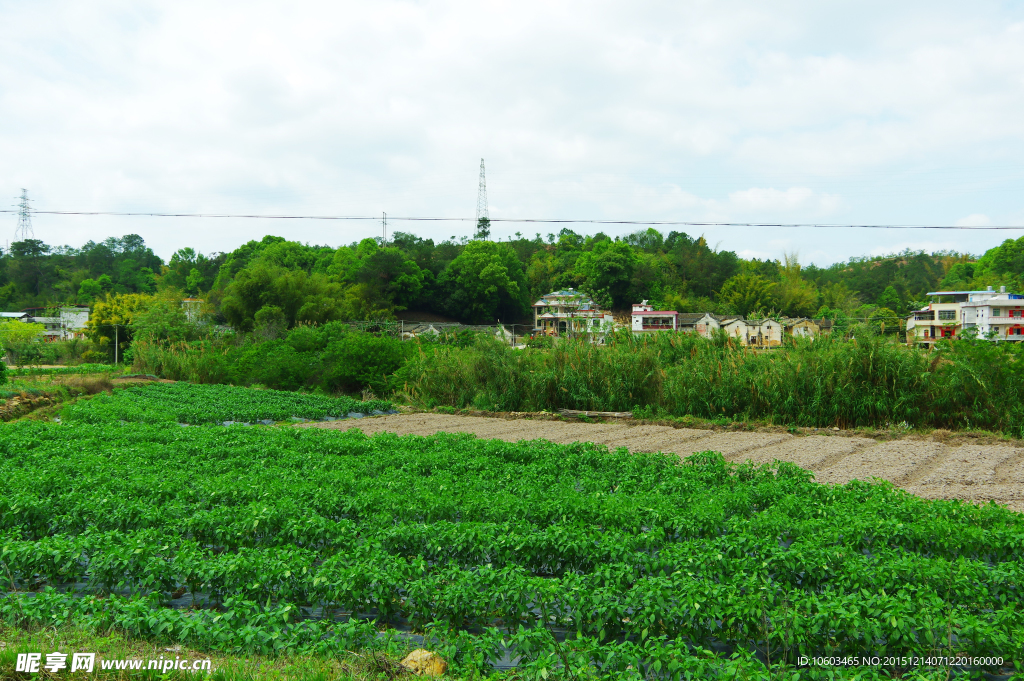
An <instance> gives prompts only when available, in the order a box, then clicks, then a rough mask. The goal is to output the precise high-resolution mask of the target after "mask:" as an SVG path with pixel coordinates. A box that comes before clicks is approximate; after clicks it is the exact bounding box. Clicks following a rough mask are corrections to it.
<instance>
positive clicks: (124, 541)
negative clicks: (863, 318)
mask: <svg viewBox="0 0 1024 681" xmlns="http://www.w3.org/2000/svg"><path fill="white" fill-rule="evenodd" d="M168 388H171V390H168ZM187 389H191V388H184V387H183V388H175V387H173V386H154V387H153V389H152V390H149V389H143V390H138V389H133V390H132V391H123V392H121V391H119V392H118V393H117V396H116V397H115V398H114V401H113V402H110V401H106V402H99V401H98V400H95V399H94V400H90V401H88V402H83V403H81V405H80V406H79V407H76V408H75V409H73V410H71V411H72V413H73V414H75V417H74V419H72V420H74V421H75V422H72V423H68V422H65V423H62V424H57V423H40V422H18V423H13V424H8V425H5V426H3V427H2V430H0V576H2V577H0V578H2V580H3V582H4V584H5V589H6V590H7V591H9V593H8V595H7V597H6V598H4V599H2V600H0V619H2V620H3V621H4V622H6V623H8V624H15V625H18V626H59V625H60V624H63V623H68V622H70V623H74V624H76V625H79V626H84V627H89V628H95V629H98V630H106V629H108V628H110V627H115V628H119V629H122V630H124V631H125V632H127V633H129V634H130V635H133V636H138V637H143V638H151V639H156V640H159V641H166V642H169V643H170V642H174V643H180V644H184V645H188V646H191V647H193V648H197V649H204V648H205V649H210V650H221V651H228V652H234V653H245V652H251V653H256V652H261V653H271V654H276V653H302V654H313V655H337V654H341V653H342V651H350V650H356V651H359V650H365V649H372V648H377V647H390V648H391V649H394V648H395V647H398V648H403V647H404V648H406V649H408V648H412V647H418V646H426V647H429V648H431V649H433V650H435V651H437V652H439V653H441V654H442V655H444V656H445V657H446V658H447V659H448V660H449V661H450V662H452V663H453V664H454V669H455V670H456V672H457V673H458V674H461V675H469V674H473V673H478V672H479V673H495V667H496V666H498V667H507V666H513V665H514V666H515V667H516V671H515V672H514V673H515V674H518V675H519V677H520V678H544V679H546V678H550V677H556V678H561V677H564V678H584V677H590V676H594V675H600V676H603V677H605V676H612V675H616V674H622V675H626V676H631V677H632V678H639V677H644V678H665V679H669V678H671V679H677V678H707V677H718V678H767V676H768V674H769V671H768V669H769V667H768V666H767V665H768V664H770V665H771V672H770V673H771V675H772V678H793V679H796V678H835V677H842V678H846V677H849V678H893V677H894V676H896V675H901V674H907V673H908V672H910V671H914V669H916V672H915V673H923V672H926V671H927V673H929V674H932V675H933V676H935V677H936V678H945V674H946V672H947V671H948V670H947V669H946V668H945V667H944V666H943V664H942V663H939V664H935V658H941V657H947V658H948V657H956V658H962V661H965V664H964V665H963V666H965V667H966V668H968V670H969V672H970V675H971V676H976V677H978V678H981V674H982V673H983V672H990V673H996V674H999V673H1002V674H1006V673H1009V672H1010V671H1011V670H1012V669H1013V667H1014V666H1015V665H1017V669H1018V672H1019V671H1020V665H1021V663H1022V662H1024V656H1022V646H1024V612H1022V611H1021V607H1020V603H1021V602H1022V601H1024V593H1022V589H1024V566H1022V564H1021V555H1022V551H1024V516H1022V515H1020V514H1015V513H1012V512H1010V511H1007V510H1005V509H1002V508H999V507H996V506H994V505H993V506H986V507H975V506H971V505H967V504H963V503H957V502H931V501H924V500H921V499H917V498H915V497H912V496H910V495H908V494H906V493H904V492H901V491H899V490H897V489H894V488H892V487H891V486H888V485H872V484H867V483H861V482H854V483H851V484H849V485H846V486H842V487H831V486H826V485H819V484H817V483H814V482H812V481H811V480H809V474H808V473H806V472H804V471H802V470H800V469H798V468H796V467H794V466H791V465H787V464H782V465H779V466H778V467H775V468H767V467H766V468H755V467H750V466H740V467H736V466H733V465H730V464H727V463H725V462H724V461H723V459H722V458H721V456H720V455H718V454H714V453H703V454H698V455H695V456H693V457H691V458H689V459H687V460H685V461H680V460H679V459H678V457H674V456H666V455H660V454H636V455H631V454H628V453H627V452H625V451H624V450H620V451H614V452H609V451H608V450H607V449H606V448H604V447H602V446H598V445H589V444H574V445H555V444H551V443H547V442H541V441H536V442H521V443H515V444H510V443H505V442H500V441H489V440H479V439H475V438H473V437H471V436H466V435H437V436H433V437H428V438H422V437H416V436H407V437H397V436H394V435H387V434H382V435H378V436H375V437H372V438H368V437H366V436H364V435H362V434H361V433H358V432H356V431H351V432H338V431H324V430H315V429H313V430H311V429H297V428H288V427H276V428H218V427H213V426H200V427H194V428H181V427H179V426H178V425H177V424H176V423H155V424H148V423H126V424H122V423H119V422H118V421H119V420H120V418H119V417H120V416H122V415H124V414H125V413H126V412H125V410H127V409H128V408H129V407H128V406H126V405H133V404H134V405H136V406H138V405H139V402H138V400H140V399H142V398H143V397H145V396H147V395H156V394H162V395H173V394H176V393H175V391H177V390H187ZM160 391H164V392H160ZM253 394H254V395H256V396H257V397H255V398H253V399H255V400H257V401H258V400H260V399H264V395H267V394H269V393H264V392H263V391H253ZM118 400H121V401H120V402H118ZM153 400H154V404H155V405H157V406H159V408H160V409H167V410H169V411H168V413H176V412H174V408H172V407H167V406H161V405H166V404H168V402H161V401H160V399H158V398H157V397H153ZM171 403H173V400H172V401H171ZM174 404H176V403H174ZM112 405H113V406H112ZM93 407H95V408H96V409H97V412H98V414H100V415H101V416H102V418H97V419H96V420H99V421H104V422H100V423H88V422H86V421H89V420H90V419H88V418H85V417H84V416H83V414H84V413H85V411H86V410H88V409H89V408H93ZM197 408H198V407H197ZM239 408H246V409H247V408H250V407H249V406H247V405H245V404H242V405H240V406H239ZM118 410H120V411H118ZM158 411H159V409H158ZM160 413H163V412H160ZM226 413H227V412H221V413H220V414H219V415H218V416H217V418H218V419H219V418H221V416H223V415H224V414H226ZM231 414H232V415H236V414H235V412H231ZM178 417H179V416H178V415H175V416H174V418H178ZM141 418H143V419H144V418H147V417H145V415H142V416H141ZM111 419H114V420H113V421H111ZM382 632H390V633H382ZM414 635H419V636H424V637H425V638H424V639H418V638H412V636H414ZM802 656H804V657H814V656H821V657H829V658H837V657H839V658H845V657H847V656H855V657H856V658H858V659H860V658H863V657H865V656H870V657H878V658H879V664H878V665H877V666H871V667H866V668H843V667H835V666H832V667H825V666H814V665H809V666H802V667H801V666H800V658H801V657H802ZM906 658H931V659H930V661H925V662H921V663H920V664H915V663H914V662H912V661H910V660H908V659H906ZM499 673H501V672H499ZM510 673H511V672H510ZM904 678H909V676H904ZM929 678H931V677H929Z"/></svg>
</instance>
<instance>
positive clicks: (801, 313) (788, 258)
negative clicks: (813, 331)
mask: <svg viewBox="0 0 1024 681" xmlns="http://www.w3.org/2000/svg"><path fill="white" fill-rule="evenodd" d="M779 273H780V274H781V275H782V279H781V281H780V282H779V284H778V285H777V286H776V287H775V291H774V293H775V297H776V299H777V300H778V304H779V309H780V310H781V311H782V314H784V315H787V316H789V317H807V316H810V315H811V313H813V312H814V311H815V310H816V309H817V308H818V289H817V288H816V287H815V286H814V284H812V283H811V282H809V281H807V280H805V279H803V278H802V277H801V276H800V262H799V260H798V259H797V256H796V254H795V253H786V254H785V265H784V266H783V267H782V268H781V269H780V271H779Z"/></svg>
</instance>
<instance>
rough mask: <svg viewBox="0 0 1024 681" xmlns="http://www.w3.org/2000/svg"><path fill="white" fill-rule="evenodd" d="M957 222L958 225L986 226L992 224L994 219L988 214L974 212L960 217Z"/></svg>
mask: <svg viewBox="0 0 1024 681" xmlns="http://www.w3.org/2000/svg"><path fill="white" fill-rule="evenodd" d="M955 224H956V226H957V227H985V226H987V225H991V224H992V221H991V220H990V219H989V217H988V216H987V215H983V214H981V213H973V214H971V215H968V216H967V217H965V218H960V219H959V220H957V221H956V223H955Z"/></svg>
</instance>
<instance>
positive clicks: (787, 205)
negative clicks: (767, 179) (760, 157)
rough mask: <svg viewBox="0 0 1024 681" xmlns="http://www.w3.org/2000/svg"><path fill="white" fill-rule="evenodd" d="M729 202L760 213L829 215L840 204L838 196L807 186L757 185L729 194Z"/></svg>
mask: <svg viewBox="0 0 1024 681" xmlns="http://www.w3.org/2000/svg"><path fill="white" fill-rule="evenodd" d="M729 204H730V206H731V207H734V208H736V209H738V210H740V211H743V212H747V213H754V214H758V215H775V214H778V213H784V214H787V215H792V214H794V213H795V212H797V211H800V212H809V213H812V214H814V215H827V214H828V213H831V212H833V211H835V210H836V208H838V207H839V205H840V199H839V197H838V196H830V195H824V196H822V195H819V194H817V193H816V192H814V191H813V190H811V189H808V188H807V187H791V188H790V189H787V190H785V191H780V190H778V189H770V188H768V189H765V188H760V187H755V188H751V189H744V190H742V191H738V192H733V193H731V194H729Z"/></svg>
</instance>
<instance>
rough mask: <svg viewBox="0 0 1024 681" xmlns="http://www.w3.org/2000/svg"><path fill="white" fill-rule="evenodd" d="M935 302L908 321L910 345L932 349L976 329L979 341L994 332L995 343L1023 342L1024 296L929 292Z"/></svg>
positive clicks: (989, 291)
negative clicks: (997, 341)
mask: <svg viewBox="0 0 1024 681" xmlns="http://www.w3.org/2000/svg"><path fill="white" fill-rule="evenodd" d="M928 295H929V296H930V297H931V299H932V302H931V303H929V304H928V306H927V307H923V308H921V309H920V310H915V311H914V312H912V313H911V314H910V317H909V318H908V319H907V342H908V343H911V344H916V345H918V346H920V347H924V348H927V347H930V346H931V345H933V344H934V343H935V342H936V341H937V340H939V339H942V338H956V337H957V336H959V335H960V334H961V333H963V332H964V331H965V330H966V329H971V328H976V329H977V330H978V337H979V338H986V337H988V334H989V332H990V331H993V330H994V331H995V336H994V339H995V340H1009V341H1018V340H1024V331H1022V328H1024V326H1022V325H1024V318H1022V316H1021V311H1022V309H1024V296H1020V295H1017V294H1015V293H1007V292H1006V287H1005V286H1002V287H1000V290H999V291H995V290H993V289H992V287H991V286H989V287H988V289H986V290H984V291H930V292H929V293H928Z"/></svg>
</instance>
